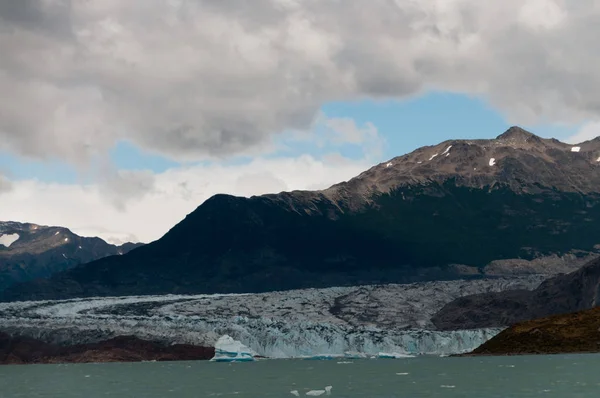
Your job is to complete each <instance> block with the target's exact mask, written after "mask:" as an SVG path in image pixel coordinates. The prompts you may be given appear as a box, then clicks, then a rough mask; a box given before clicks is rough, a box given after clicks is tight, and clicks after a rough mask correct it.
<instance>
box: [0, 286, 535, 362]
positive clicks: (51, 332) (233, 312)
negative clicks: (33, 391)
mask: <svg viewBox="0 0 600 398" xmlns="http://www.w3.org/2000/svg"><path fill="white" fill-rule="evenodd" d="M540 281H541V278H538V277H533V276H532V277H521V278H510V279H508V278H507V279H500V278H499V279H490V280H475V281H446V282H428V283H417V284H410V285H385V286H357V287H338V288H328V289H305V290H296V291H288V292H272V293H262V294H245V295H236V294H229V295H193V296H185V295H165V296H137V297H135V296H134V297H106V298H86V299H71V300H62V301H38V302H15V303H0V330H3V331H5V332H8V333H11V334H25V335H29V336H32V337H35V338H39V339H42V340H45V341H49V342H52V343H57V344H76V343H89V342H94V341H98V340H102V339H106V338H110V337H114V336H118V335H135V336H137V337H140V338H143V339H148V340H157V341H164V342H168V343H187V344H196V345H201V346H205V347H209V346H214V345H215V344H216V343H218V341H219V339H220V338H221V337H222V336H224V335H227V336H230V338H231V339H233V340H236V341H238V342H240V343H241V344H243V345H244V346H246V347H247V348H249V350H251V352H252V353H253V355H254V354H256V355H260V356H264V357H270V358H291V357H295V358H298V357H314V356H345V357H360V356H363V355H369V356H377V355H378V354H379V353H401V354H411V355H419V354H432V355H448V354H454V353H461V352H466V351H470V350H472V349H474V348H476V347H477V346H479V345H481V344H482V343H483V342H485V341H487V340H488V339H490V338H491V337H493V336H494V335H495V334H496V333H498V332H499V331H500V329H484V330H459V331H448V332H441V331H435V330H432V329H433V325H432V324H431V321H430V318H431V316H432V315H433V314H435V313H436V312H437V311H438V310H439V309H440V308H441V307H442V306H443V305H445V304H446V303H448V302H450V301H452V300H454V299H455V298H457V297H460V296H463V295H467V294H475V293H483V292H489V291H500V290H506V289H517V288H520V289H533V288H535V287H536V286H537V285H538V284H539V283H540ZM225 351H227V350H225ZM232 352H233V351H232Z"/></svg>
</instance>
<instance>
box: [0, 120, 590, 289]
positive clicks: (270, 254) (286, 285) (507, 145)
mask: <svg viewBox="0 0 600 398" xmlns="http://www.w3.org/2000/svg"><path fill="white" fill-rule="evenodd" d="M599 160H600V139H595V140H591V141H587V142H584V143H581V144H578V145H569V144H565V143H562V142H559V141H557V140H553V139H543V138H540V137H537V136H535V135H533V134H531V133H529V132H527V131H525V130H523V129H520V128H518V127H512V128H510V129H509V130H507V131H506V132H505V133H503V134H501V135H500V136H498V137H497V138H496V139H491V140H450V141H446V142H443V143H440V144H438V145H435V146H429V147H423V148H420V149H417V150H416V151H413V152H411V153H409V154H406V155H403V156H400V157H397V158H394V159H391V160H390V161H388V162H384V163H381V164H379V165H376V166H374V167H372V168H371V169H369V170H367V171H365V172H363V173H361V174H360V175H358V176H357V177H355V178H353V179H351V180H349V181H347V182H343V183H340V184H336V185H334V186H332V187H330V188H328V189H325V190H322V191H293V192H282V193H279V194H270V195H263V196H254V197H251V198H239V197H234V196H229V195H215V196H213V197H212V198H210V199H208V200H207V201H206V202H204V203H203V204H202V205H201V206H199V207H198V208H197V209H196V210H195V211H194V212H192V213H191V214H189V215H188V216H187V217H186V218H185V219H184V220H183V221H182V222H180V223H179V224H177V225H176V226H175V227H173V228H172V229H171V230H170V231H169V232H167V233H166V234H165V235H164V236H163V237H162V238H161V239H159V240H158V241H156V242H153V243H151V244H148V245H146V246H144V247H142V248H140V249H138V250H135V251H133V252H131V253H129V254H127V255H123V256H118V257H111V258H107V259H101V260H98V261H95V262H92V263H90V264H86V265H84V266H80V267H77V268H75V269H72V270H70V271H67V272H64V273H61V274H59V275H56V276H53V277H52V278H51V279H47V280H38V281H36V282H32V283H26V284H20V285H18V286H15V287H14V288H11V289H9V290H7V291H5V292H4V293H3V294H2V297H1V298H2V299H3V300H27V299H56V298H69V297H89V296H106V295H117V296H118V295H135V294H165V293H177V294H181V293H186V294H187V293H190V294H192V293H219V292H221V293H231V292H262V291H273V290H288V289H298V288H309V287H328V286H350V285H354V286H357V285H366V284H373V283H409V282H415V281H426V280H439V279H455V278H458V277H460V278H462V277H465V276H469V277H480V276H482V274H483V273H485V272H486V271H485V267H486V266H487V265H488V264H496V265H497V264H499V263H498V261H501V262H502V261H504V262H506V261H512V264H519V265H518V267H513V268H519V267H524V268H527V267H528V264H535V267H536V269H544V267H545V265H544V264H545V260H544V259H546V258H548V259H554V260H552V261H554V262H553V263H552V264H560V261H558V262H557V261H555V260H556V259H557V258H558V259H560V258H565V256H574V257H575V259H576V260H577V261H579V262H582V261H583V259H587V258H590V256H593V255H594V254H597V253H598V247H599V246H597V245H598V244H599V243H600V235H599V234H598V233H597V228H596V223H597V222H598V221H600V188H599V187H600V162H599ZM536 260H537V263H535V261H536ZM494 261H496V263H493V262H494ZM531 261H534V262H531ZM553 266H554V265H553ZM501 268H502V267H501ZM508 268H509V269H510V268H511V267H510V266H509V267H508ZM495 269H496V271H497V270H498V267H495ZM505 271H506V267H504V269H503V271H502V272H505ZM509 273H510V272H509ZM525 273H527V272H525Z"/></svg>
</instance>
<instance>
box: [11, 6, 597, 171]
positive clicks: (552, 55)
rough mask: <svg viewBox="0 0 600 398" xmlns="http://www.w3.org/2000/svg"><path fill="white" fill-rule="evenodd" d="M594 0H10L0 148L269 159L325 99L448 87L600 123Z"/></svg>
mask: <svg viewBox="0 0 600 398" xmlns="http://www.w3.org/2000/svg"><path fill="white" fill-rule="evenodd" d="M599 18H600V8H599V7H598V6H597V5H596V3H595V2H594V1H592V0H576V1H575V0H504V1H498V2H484V1H480V0H421V1H415V0H372V1H370V2H369V4H368V6H365V2H364V1H363V0H346V1H343V2H341V1H337V0H304V1H298V0H255V1H252V2H247V1H242V0H222V1H209V0H143V1H142V0H132V1H119V0H104V1H86V0H70V1H68V0H37V1H36V0H19V1H1V2H0V27H1V28H0V53H1V54H2V57H0V90H1V91H2V92H4V93H11V95H5V96H2V98H1V99H0V149H8V150H11V151H13V152H17V153H20V154H23V155H27V156H34V157H41V158H43V157H59V158H61V159H67V160H69V161H70V162H74V163H85V162H86V161H88V160H89V159H90V158H92V157H94V156H96V155H98V154H102V153H104V152H106V150H107V149H108V148H110V147H111V146H112V145H113V144H114V142H115V141H116V140H119V139H128V140H131V141H132V142H134V143H136V144H137V145H139V146H142V147H143V148H145V149H147V150H151V151H154V152H158V153H162V154H164V155H167V156H169V157H172V158H174V159H177V160H186V159H187V160H190V159H194V160H197V159H206V158H225V157H229V156H231V155H234V154H239V153H246V152H248V151H250V153H253V154H256V153H261V152H268V151H271V150H272V147H271V144H272V140H273V136H274V135H275V134H279V133H281V132H282V131H288V130H306V129H308V128H309V127H310V126H311V125H312V124H313V123H314V120H315V117H317V116H318V110H319V108H320V106H321V105H322V104H323V103H325V102H328V101H339V100H352V99H360V98H364V97H375V98H386V97H398V98H400V97H406V96H411V95H415V94H418V93H421V92H423V91H425V90H431V89H436V90H450V91H455V92H462V93H470V94H473V95H479V96H482V97H484V98H486V99H487V100H488V101H489V102H490V103H491V104H492V105H493V106H495V107H497V108H498V109H500V110H501V111H503V112H504V113H505V114H506V115H507V116H508V119H509V121H510V122H515V123H523V124H533V123H537V122H548V121H550V122H555V121H560V122H565V123H575V122H582V121H584V120H586V119H588V118H597V117H598V116H599V113H600V97H598V96H597V93H598V92H599V91H600V75H598V73H597V67H598V65H600V53H598V52H597V51H593V49H594V48H596V45H597V43H596V41H597V40H596V38H597V37H599V36H600V24H598V23H597V22H598V19H599Z"/></svg>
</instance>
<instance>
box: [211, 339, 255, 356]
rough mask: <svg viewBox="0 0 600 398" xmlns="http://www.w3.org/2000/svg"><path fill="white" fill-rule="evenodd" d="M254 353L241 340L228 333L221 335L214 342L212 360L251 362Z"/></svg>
mask: <svg viewBox="0 0 600 398" xmlns="http://www.w3.org/2000/svg"><path fill="white" fill-rule="evenodd" d="M255 355H256V354H255V353H254V351H252V350H251V349H250V348H248V347H246V346H245V345H243V344H242V343H241V342H239V341H237V340H234V339H233V338H232V337H230V336H228V335H224V336H221V337H220V338H219V340H217V343H216V344H215V356H214V357H213V359H211V361H214V362H252V361H255V360H256V359H255V358H254V356H255Z"/></svg>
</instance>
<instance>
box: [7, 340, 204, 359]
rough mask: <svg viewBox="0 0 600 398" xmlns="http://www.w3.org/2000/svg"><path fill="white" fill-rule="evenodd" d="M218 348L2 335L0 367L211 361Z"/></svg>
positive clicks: (147, 342) (145, 341)
mask: <svg viewBox="0 0 600 398" xmlns="http://www.w3.org/2000/svg"><path fill="white" fill-rule="evenodd" d="M214 354H215V349H214V348H209V347H199V346H194V345H188V344H174V345H165V344H163V343H159V342H154V341H147V340H142V339H139V338H137V337H132V336H119V337H115V338H113V339H110V340H105V341H101V342H98V343H89V344H78V345H71V346H59V345H54V344H48V343H45V342H43V341H40V340H36V339H32V338H29V337H22V336H10V335H8V334H5V333H0V364H4V365H16V364H49V363H90V362H95V363H97V362H140V361H189V360H208V359H211V358H212V357H213V356H214Z"/></svg>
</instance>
